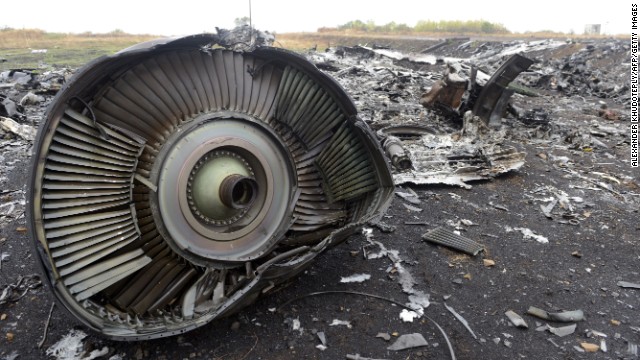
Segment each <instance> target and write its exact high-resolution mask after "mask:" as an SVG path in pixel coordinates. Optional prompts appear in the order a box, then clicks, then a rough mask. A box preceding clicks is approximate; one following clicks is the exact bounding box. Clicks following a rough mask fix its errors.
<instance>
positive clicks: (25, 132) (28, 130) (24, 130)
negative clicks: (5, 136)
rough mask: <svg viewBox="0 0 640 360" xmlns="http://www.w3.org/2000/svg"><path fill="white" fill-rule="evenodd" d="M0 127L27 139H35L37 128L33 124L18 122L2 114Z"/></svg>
mask: <svg viewBox="0 0 640 360" xmlns="http://www.w3.org/2000/svg"><path fill="white" fill-rule="evenodd" d="M0 128H1V129H2V130H4V131H8V132H10V133H13V134H15V135H17V136H19V137H21V138H23V139H25V140H27V141H32V140H33V139H35V137H36V132H37V129H36V128H35V127H33V126H30V125H22V124H18V123H17V122H16V121H15V120H13V119H11V118H6V117H4V116H0Z"/></svg>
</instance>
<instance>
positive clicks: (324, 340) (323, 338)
mask: <svg viewBox="0 0 640 360" xmlns="http://www.w3.org/2000/svg"><path fill="white" fill-rule="evenodd" d="M316 335H317V336H318V340H320V343H321V344H322V345H327V336H326V335H325V334H324V331H318V332H317V333H316Z"/></svg>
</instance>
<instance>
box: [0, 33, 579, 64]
mask: <svg viewBox="0 0 640 360" xmlns="http://www.w3.org/2000/svg"><path fill="white" fill-rule="evenodd" d="M158 37H159V36H153V35H130V34H125V33H123V32H120V31H117V30H116V31H113V32H111V33H107V34H92V33H83V34H62V33H47V32H44V31H42V30H37V29H24V30H15V29H1V30H0V59H4V60H5V61H3V62H1V63H0V71H1V70H8V69H43V70H46V69H50V68H61V67H68V68H76V67H80V66H82V65H83V64H85V63H87V62H88V61H90V60H92V59H95V58H97V57H99V56H102V55H109V54H114V53H115V52H117V51H119V50H122V49H124V48H126V47H129V46H131V45H133V44H137V43H140V42H143V41H147V40H151V39H155V38H158ZM452 37H458V38H459V37H471V38H478V36H476V35H474V34H459V33H456V34H447V33H407V34H402V33H394V34H380V33H366V32H354V31H325V32H316V33H288V34H277V36H276V43H275V44H274V46H277V47H283V48H287V49H291V50H294V51H304V50H307V49H310V48H313V47H317V49H318V51H322V50H324V49H325V48H328V47H332V46H336V45H346V46H352V45H358V44H378V45H392V44H393V45H394V46H395V47H397V48H399V49H402V50H405V51H420V50H422V49H424V48H425V47H427V46H429V45H430V44H433V43H435V42H437V41H440V39H445V38H452ZM567 37H572V38H584V36H581V35H567V34H558V33H532V34H501V35H491V36H490V37H487V35H484V36H480V38H482V39H484V40H508V39H516V38H520V39H541V38H563V39H566V38H567ZM45 49H46V52H43V51H40V52H39V51H37V50H45ZM34 50H35V51H34Z"/></svg>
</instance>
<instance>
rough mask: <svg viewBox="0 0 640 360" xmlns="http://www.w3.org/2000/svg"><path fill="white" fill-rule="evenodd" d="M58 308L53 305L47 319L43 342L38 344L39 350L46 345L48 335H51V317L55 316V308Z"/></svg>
mask: <svg viewBox="0 0 640 360" xmlns="http://www.w3.org/2000/svg"><path fill="white" fill-rule="evenodd" d="M55 306H56V303H55V302H54V303H52V304H51V309H50V310H49V316H48V317H47V322H46V323H45V325H44V333H43V334H42V340H40V342H38V349H41V348H42V346H43V345H44V342H45V341H47V335H48V333H49V324H51V315H53V308H54V307H55Z"/></svg>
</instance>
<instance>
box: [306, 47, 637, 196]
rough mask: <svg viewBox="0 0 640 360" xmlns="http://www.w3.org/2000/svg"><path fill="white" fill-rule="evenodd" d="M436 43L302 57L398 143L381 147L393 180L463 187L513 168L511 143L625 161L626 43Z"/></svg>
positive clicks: (520, 157)
mask: <svg viewBox="0 0 640 360" xmlns="http://www.w3.org/2000/svg"><path fill="white" fill-rule="evenodd" d="M438 45H439V44H438ZM438 45H436V46H432V47H431V48H435V49H436V50H435V51H436V52H437V53H435V54H434V53H402V52H400V51H396V50H392V49H388V48H380V47H376V46H359V47H349V48H344V47H343V48H335V49H328V50H327V51H326V52H324V53H312V54H310V55H309V56H310V57H311V58H312V59H313V60H314V61H315V62H316V64H317V66H318V67H320V68H321V69H325V71H327V72H329V73H331V74H332V75H333V76H334V77H335V78H336V79H338V81H339V82H340V83H341V84H342V85H343V86H344V87H345V88H346V89H347V90H348V92H349V93H350V94H351V95H352V96H353V98H354V100H355V102H356V104H357V105H358V107H359V109H360V113H361V116H362V117H364V118H365V121H367V123H368V124H369V125H370V126H371V127H372V128H374V129H375V130H377V131H378V135H379V136H380V137H381V138H382V139H383V140H382V141H383V143H384V141H385V140H384V138H387V140H386V141H387V143H394V144H396V145H397V146H396V147H394V151H392V152H390V153H389V147H388V146H387V152H388V153H389V154H388V155H389V157H390V158H391V160H392V163H393V165H394V166H395V170H396V174H395V181H396V185H400V184H403V183H414V184H429V183H444V184H457V185H460V186H467V185H465V183H466V182H467V181H469V180H479V179H487V178H490V177H493V176H495V175H497V174H501V173H504V172H507V171H510V170H515V169H518V168H519V167H521V166H522V165H523V164H524V157H525V154H524V153H523V152H521V150H517V147H515V146H514V143H517V142H520V143H522V142H527V143H535V144H537V145H538V146H541V147H542V146H544V147H546V148H547V149H549V150H552V149H559V148H563V149H567V150H576V151H579V152H581V153H582V152H595V153H594V154H593V156H603V157H604V158H611V157H617V156H618V155H620V158H619V160H621V161H624V160H625V156H626V153H627V152H625V151H622V150H624V149H626V148H625V144H629V142H628V134H627V133H628V131H627V124H626V121H627V120H628V111H626V110H627V109H629V107H630V91H629V87H628V85H627V82H626V81H625V79H626V78H627V77H628V76H627V75H628V71H629V65H628V64H624V59H625V55H626V54H627V53H628V52H629V45H628V44H627V43H626V42H623V41H621V40H606V41H605V40H598V41H595V40H594V41H585V42H579V43H575V42H572V41H555V40H538V41H511V42H505V43H502V42H482V41H471V40H468V39H466V40H457V41H452V42H443V43H442V45H443V46H438ZM427 50H428V49H427ZM448 54H455V57H452V56H448ZM576 111H577V112H579V113H580V114H581V115H580V116H578V117H576V116H569V113H574V112H576ZM388 138H391V140H389V139H388ZM396 139H400V140H402V141H401V142H398V141H395V140H396ZM400 146H402V147H404V151H401V150H399V147H400ZM542 153H546V151H543V152H542ZM552 153H553V151H551V158H555V157H554V156H553V155H552ZM543 156H545V155H543ZM562 159H565V158H564V157H562ZM567 161H568V158H567ZM564 165H566V164H564Z"/></svg>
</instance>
